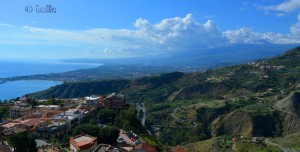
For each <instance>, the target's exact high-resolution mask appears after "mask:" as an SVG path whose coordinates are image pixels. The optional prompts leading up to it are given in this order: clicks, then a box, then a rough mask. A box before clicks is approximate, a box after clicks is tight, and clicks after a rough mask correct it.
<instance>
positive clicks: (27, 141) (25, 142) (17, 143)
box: [7, 132, 37, 152]
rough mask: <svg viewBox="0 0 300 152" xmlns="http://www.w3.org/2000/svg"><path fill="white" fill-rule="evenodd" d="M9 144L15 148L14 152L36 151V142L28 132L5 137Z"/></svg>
mask: <svg viewBox="0 0 300 152" xmlns="http://www.w3.org/2000/svg"><path fill="white" fill-rule="evenodd" d="M7 142H8V144H9V145H10V146H12V147H14V148H15V152H37V148H36V143H35V140H34V138H32V137H31V136H30V135H29V134H28V132H21V133H17V134H14V135H11V136H9V137H8V138H7Z"/></svg>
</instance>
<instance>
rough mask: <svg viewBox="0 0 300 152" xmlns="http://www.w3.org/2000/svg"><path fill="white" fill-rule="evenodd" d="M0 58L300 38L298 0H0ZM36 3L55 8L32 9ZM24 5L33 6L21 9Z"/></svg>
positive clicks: (127, 53) (138, 52)
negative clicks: (49, 9) (29, 11)
mask: <svg viewBox="0 0 300 152" xmlns="http://www.w3.org/2000/svg"><path fill="white" fill-rule="evenodd" d="M0 3H1V9H0V53H1V56H0V60H12V59H15V60H19V59H33V60H37V59H63V58H116V57H134V56H144V55H153V54H160V53H169V52H174V51H201V49H203V48H213V47H224V46H230V45H236V44H253V43H255V44H261V45H263V44H264V43H266V42H268V43H274V44H291V43H293V44H294V43H300V15H299V13H300V1H299V0H109V1H107V0H77V1H71V0H22V1H20V0H2V1H1V2H0ZM36 5H39V6H41V7H45V6H46V5H51V6H52V7H55V8H56V9H57V10H56V13H37V12H36V11H35V9H36ZM26 6H32V8H33V9H34V10H33V12H31V13H27V12H26V11H25V7H26Z"/></svg>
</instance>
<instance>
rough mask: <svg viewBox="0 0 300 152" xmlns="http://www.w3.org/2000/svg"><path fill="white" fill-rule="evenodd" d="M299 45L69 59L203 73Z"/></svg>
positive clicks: (243, 45)
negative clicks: (185, 68)
mask: <svg viewBox="0 0 300 152" xmlns="http://www.w3.org/2000/svg"><path fill="white" fill-rule="evenodd" d="M296 46H297V45H276V44H271V43H268V44H266V43H264V44H260V43H258V44H241V45H234V46H228V47H220V48H211V49H195V50H185V51H179V52H167V53H162V54H159V55H149V56H144V57H132V58H117V59H66V60H63V61H64V62H72V63H102V64H105V65H122V64H125V65H151V66H162V65H163V66H192V67H195V66H196V67H200V68H202V69H208V68H214V67H221V66H228V65H234V64H241V63H247V62H249V61H253V60H257V59H262V58H270V57H274V56H276V55H279V54H281V53H283V52H284V51H285V50H287V49H290V48H293V47H296Z"/></svg>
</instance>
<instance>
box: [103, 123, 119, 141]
mask: <svg viewBox="0 0 300 152" xmlns="http://www.w3.org/2000/svg"><path fill="white" fill-rule="evenodd" d="M119 132H120V131H119V129H118V128H117V127H114V126H106V127H104V128H101V129H100V130H99V136H98V140H99V141H100V142H101V143H105V144H115V143H116V141H117V139H118V137H119Z"/></svg>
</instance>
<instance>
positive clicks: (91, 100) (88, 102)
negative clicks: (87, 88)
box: [82, 96, 101, 108]
mask: <svg viewBox="0 0 300 152" xmlns="http://www.w3.org/2000/svg"><path fill="white" fill-rule="evenodd" d="M100 100H101V98H100V97H98V96H89V97H84V101H83V102H82V107H95V108H97V107H98V105H99V102H100Z"/></svg>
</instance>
